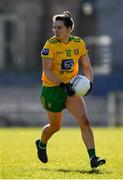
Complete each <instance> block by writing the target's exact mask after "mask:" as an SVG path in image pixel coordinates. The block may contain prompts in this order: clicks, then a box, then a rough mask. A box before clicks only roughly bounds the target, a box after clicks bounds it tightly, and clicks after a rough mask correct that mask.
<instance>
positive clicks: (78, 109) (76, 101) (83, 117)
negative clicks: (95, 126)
mask: <svg viewBox="0 0 123 180" xmlns="http://www.w3.org/2000/svg"><path fill="white" fill-rule="evenodd" d="M66 107H67V109H68V111H69V112H70V113H71V114H72V115H73V116H74V117H75V119H76V120H77V121H78V123H79V125H80V128H81V133H82V138H83V141H84V144H85V146H86V148H87V150H88V154H89V157H90V160H91V161H90V163H91V167H97V166H99V165H101V164H104V163H105V160H104V159H99V158H97V157H96V154H95V144H94V136H93V132H92V129H91V127H90V123H89V119H88V115H87V110H86V105H85V102H84V99H83V98H81V97H79V96H73V97H68V98H67V102H66ZM92 159H94V160H92ZM92 162H94V163H92Z"/></svg>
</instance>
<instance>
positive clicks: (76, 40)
mask: <svg viewBox="0 0 123 180" xmlns="http://www.w3.org/2000/svg"><path fill="white" fill-rule="evenodd" d="M70 39H71V40H72V41H73V42H78V43H84V40H83V39H81V38H80V37H79V36H72V35H71V36H70Z"/></svg>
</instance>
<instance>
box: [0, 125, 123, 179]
mask: <svg viewBox="0 0 123 180" xmlns="http://www.w3.org/2000/svg"><path fill="white" fill-rule="evenodd" d="M93 130H94V135H95V141H96V152H97V155H98V156H101V157H105V158H106V161H107V163H106V165H103V166H100V167H99V168H97V169H95V170H91V168H90V165H89V160H88V154H87V151H86V148H85V146H84V144H83V142H82V140H81V134H80V130H79V128H62V129H61V131H59V132H58V133H56V134H55V135H54V136H53V137H52V138H51V140H50V141H49V144H48V157H49V162H48V163H47V164H42V163H40V161H39V160H38V159H37V155H36V147H35V144H34V142H35V140H36V139H37V138H38V137H39V136H40V129H39V128H1V129H0V178H1V179H102V178H103V179H122V178H123V153H122V151H123V128H94V129H93Z"/></svg>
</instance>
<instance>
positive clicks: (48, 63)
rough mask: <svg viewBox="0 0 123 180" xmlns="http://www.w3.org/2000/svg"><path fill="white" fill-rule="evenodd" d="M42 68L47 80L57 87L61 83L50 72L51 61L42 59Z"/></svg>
mask: <svg viewBox="0 0 123 180" xmlns="http://www.w3.org/2000/svg"><path fill="white" fill-rule="evenodd" d="M42 66H43V71H44V74H45V75H46V76H47V78H48V79H49V80H50V81H53V82H54V83H56V84H58V85H59V84H60V83H61V81H60V79H58V78H57V77H56V76H55V74H54V73H53V72H52V70H51V68H52V59H50V58H42Z"/></svg>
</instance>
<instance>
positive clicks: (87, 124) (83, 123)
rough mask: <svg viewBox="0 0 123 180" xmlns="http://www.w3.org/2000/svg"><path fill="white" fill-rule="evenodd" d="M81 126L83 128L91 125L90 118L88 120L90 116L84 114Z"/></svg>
mask: <svg viewBox="0 0 123 180" xmlns="http://www.w3.org/2000/svg"><path fill="white" fill-rule="evenodd" d="M80 126H81V127H82V128H87V127H90V123H89V120H88V118H87V117H86V116H83V117H82V118H81V122H80Z"/></svg>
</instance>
